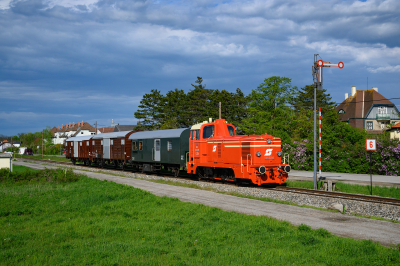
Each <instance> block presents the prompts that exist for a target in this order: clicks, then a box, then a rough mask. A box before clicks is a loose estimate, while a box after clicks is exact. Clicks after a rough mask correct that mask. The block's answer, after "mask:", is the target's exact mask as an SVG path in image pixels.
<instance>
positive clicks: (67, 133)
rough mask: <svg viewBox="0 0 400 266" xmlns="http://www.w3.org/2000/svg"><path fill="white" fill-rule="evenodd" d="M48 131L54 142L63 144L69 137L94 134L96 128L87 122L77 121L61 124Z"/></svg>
mask: <svg viewBox="0 0 400 266" xmlns="http://www.w3.org/2000/svg"><path fill="white" fill-rule="evenodd" d="M50 132H51V133H52V139H53V143H54V144H64V142H65V141H66V140H67V139H68V138H70V137H76V136H87V135H95V134H96V129H95V128H94V127H93V126H92V125H90V124H89V123H87V122H83V121H82V122H78V123H77V124H75V122H74V123H72V124H71V123H68V124H66V125H65V126H64V125H61V126H59V127H58V128H57V127H53V128H52V129H51V130H50Z"/></svg>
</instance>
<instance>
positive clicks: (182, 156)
mask: <svg viewBox="0 0 400 266" xmlns="http://www.w3.org/2000/svg"><path fill="white" fill-rule="evenodd" d="M129 139H130V140H131V156H132V157H131V161H130V163H131V164H132V165H133V166H134V167H136V168H137V169H139V170H141V171H142V172H152V171H158V170H161V169H162V167H164V169H168V170H170V171H172V172H174V173H175V175H178V174H179V170H180V168H183V169H186V158H187V154H188V153H189V128H179V129H167V130H157V131H142V132H136V133H133V134H132V135H130V137H129Z"/></svg>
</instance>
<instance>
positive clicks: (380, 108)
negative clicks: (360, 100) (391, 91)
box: [378, 106, 387, 114]
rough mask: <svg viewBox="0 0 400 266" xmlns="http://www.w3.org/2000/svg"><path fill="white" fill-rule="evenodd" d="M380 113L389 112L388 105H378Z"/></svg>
mask: <svg viewBox="0 0 400 266" xmlns="http://www.w3.org/2000/svg"><path fill="white" fill-rule="evenodd" d="M378 114H387V107H386V106H379V107H378Z"/></svg>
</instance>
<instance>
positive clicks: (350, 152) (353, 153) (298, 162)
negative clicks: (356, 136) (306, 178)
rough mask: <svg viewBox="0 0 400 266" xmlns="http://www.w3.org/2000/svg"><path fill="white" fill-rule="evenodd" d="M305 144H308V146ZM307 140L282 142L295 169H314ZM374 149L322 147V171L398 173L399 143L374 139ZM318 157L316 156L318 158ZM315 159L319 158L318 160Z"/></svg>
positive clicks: (399, 163)
mask: <svg viewBox="0 0 400 266" xmlns="http://www.w3.org/2000/svg"><path fill="white" fill-rule="evenodd" d="M307 144H308V145H307ZM310 144H311V143H310V142H309V141H308V140H302V141H294V142H293V144H292V145H290V144H284V145H283V146H282V152H283V153H288V154H289V155H290V165H291V166H292V168H293V169H294V170H309V171H310V170H313V168H314V167H313V159H314V157H313V156H314V155H313V149H312V145H310ZM376 144H377V145H376V146H377V150H376V152H372V168H371V161H370V155H371V152H367V151H366V149H365V145H345V144H343V145H342V146H339V147H333V148H330V149H329V150H328V149H326V150H325V149H324V148H323V147H322V155H321V165H322V171H325V172H340V173H358V174H369V172H370V169H371V170H372V173H373V174H379V175H391V176H399V175H400V143H399V142H398V141H393V140H382V139H377V143H376ZM317 158H318V157H317ZM317 160H318V159H317Z"/></svg>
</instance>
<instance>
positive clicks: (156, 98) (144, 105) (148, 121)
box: [134, 90, 165, 130]
mask: <svg viewBox="0 0 400 266" xmlns="http://www.w3.org/2000/svg"><path fill="white" fill-rule="evenodd" d="M164 101H165V99H164V96H163V95H162V94H161V93H160V91H158V90H151V93H149V94H145V95H143V99H142V100H141V101H140V105H139V106H138V107H139V110H138V111H136V112H135V114H134V115H135V118H136V119H139V121H140V126H138V127H136V129H137V130H155V129H159V128H160V126H161V122H162V115H163V114H162V111H163V106H164Z"/></svg>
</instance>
